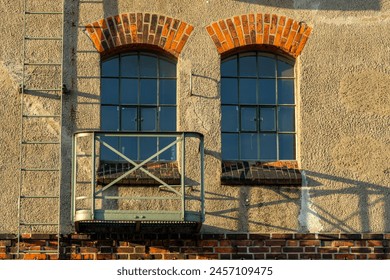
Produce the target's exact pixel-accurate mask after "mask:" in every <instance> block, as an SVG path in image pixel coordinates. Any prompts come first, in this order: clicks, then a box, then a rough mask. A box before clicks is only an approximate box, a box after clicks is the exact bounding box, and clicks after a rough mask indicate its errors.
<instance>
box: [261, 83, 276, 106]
mask: <svg viewBox="0 0 390 280" xmlns="http://www.w3.org/2000/svg"><path fill="white" fill-rule="evenodd" d="M275 84H276V82H275V80H274V79H260V80H259V97H260V98H259V99H260V104H276V85H275Z"/></svg>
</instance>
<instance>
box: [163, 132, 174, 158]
mask: <svg viewBox="0 0 390 280" xmlns="http://www.w3.org/2000/svg"><path fill="white" fill-rule="evenodd" d="M175 140H176V138H174V137H160V138H159V150H162V149H163V148H165V147H166V146H168V145H169V144H171V143H172V142H174V141H175ZM159 159H160V160H176V144H175V145H173V146H172V147H170V148H169V149H168V150H166V151H165V152H162V153H161V154H160V156H159Z"/></svg>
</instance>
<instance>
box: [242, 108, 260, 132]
mask: <svg viewBox="0 0 390 280" xmlns="http://www.w3.org/2000/svg"><path fill="white" fill-rule="evenodd" d="M256 115H257V114H256V108H253V107H241V130H242V131H257V120H256Z"/></svg>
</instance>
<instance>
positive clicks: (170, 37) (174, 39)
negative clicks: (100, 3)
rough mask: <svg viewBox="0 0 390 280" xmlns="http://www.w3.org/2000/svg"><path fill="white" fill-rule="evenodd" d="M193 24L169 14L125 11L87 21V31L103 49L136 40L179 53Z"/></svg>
mask: <svg viewBox="0 0 390 280" xmlns="http://www.w3.org/2000/svg"><path fill="white" fill-rule="evenodd" d="M193 29H194V28H193V26H191V25H189V24H187V23H185V22H183V21H181V20H178V19H174V18H171V17H168V16H163V15H157V14H149V13H124V14H120V15H116V16H112V17H107V18H104V19H100V20H98V21H95V22H93V23H90V24H87V25H86V29H85V30H86V33H87V35H88V36H89V37H90V38H91V40H92V42H93V44H94V46H95V48H96V50H97V51H98V52H100V53H103V52H106V51H110V50H113V49H115V48H117V47H121V46H125V45H134V44H144V45H145V44H146V45H152V46H157V47H159V48H162V49H163V50H165V51H167V52H169V53H171V54H172V55H174V56H175V57H178V56H179V54H180V53H181V51H182V50H183V47H184V45H185V44H186V42H187V40H188V38H189V36H190V35H191V33H192V31H193Z"/></svg>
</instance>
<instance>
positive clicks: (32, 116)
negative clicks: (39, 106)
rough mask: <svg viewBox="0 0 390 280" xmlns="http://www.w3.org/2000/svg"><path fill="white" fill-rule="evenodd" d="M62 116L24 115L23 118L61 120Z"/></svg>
mask: <svg viewBox="0 0 390 280" xmlns="http://www.w3.org/2000/svg"><path fill="white" fill-rule="evenodd" d="M59 117H60V115H23V118H59Z"/></svg>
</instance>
